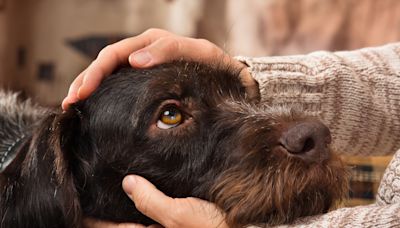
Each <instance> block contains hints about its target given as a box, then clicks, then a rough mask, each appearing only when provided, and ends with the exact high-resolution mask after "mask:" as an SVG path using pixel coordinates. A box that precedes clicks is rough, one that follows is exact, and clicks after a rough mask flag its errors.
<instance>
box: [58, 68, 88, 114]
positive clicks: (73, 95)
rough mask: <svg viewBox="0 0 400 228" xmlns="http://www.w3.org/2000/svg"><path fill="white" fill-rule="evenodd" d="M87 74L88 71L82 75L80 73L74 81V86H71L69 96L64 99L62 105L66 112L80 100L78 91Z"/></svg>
mask: <svg viewBox="0 0 400 228" xmlns="http://www.w3.org/2000/svg"><path fill="white" fill-rule="evenodd" d="M85 73H86V70H84V71H83V72H82V73H80V74H79V75H78V77H76V78H75V79H74V81H73V82H72V84H71V85H70V87H69V90H68V95H67V97H66V98H64V100H63V102H62V104H61V106H62V109H63V110H64V111H65V110H67V109H68V107H69V105H70V104H73V103H75V102H77V101H78V100H79V98H78V89H79V87H80V86H81V85H82V80H83V77H84V75H85Z"/></svg>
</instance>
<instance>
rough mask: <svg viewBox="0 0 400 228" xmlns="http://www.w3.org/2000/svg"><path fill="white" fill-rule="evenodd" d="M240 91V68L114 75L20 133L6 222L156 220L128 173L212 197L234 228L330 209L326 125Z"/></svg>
mask: <svg viewBox="0 0 400 228" xmlns="http://www.w3.org/2000/svg"><path fill="white" fill-rule="evenodd" d="M245 91H246V90H245V88H244V86H243V85H242V83H241V80H240V78H239V72H238V70H237V69H236V68H231V69H229V68H227V67H222V66H220V67H218V66H212V67H211V66H209V65H207V64H199V63H193V62H173V63H169V64H163V65H160V66H157V67H154V68H150V69H131V68H123V69H120V70H118V71H116V72H115V73H113V74H112V75H111V76H109V77H107V79H106V80H104V81H103V82H102V84H101V85H100V87H99V88H97V90H96V91H95V92H94V93H93V94H92V95H91V96H89V97H88V98H87V99H86V100H82V101H79V102H77V103H75V104H72V105H71V107H70V108H69V109H68V110H67V111H66V112H64V113H60V112H48V113H47V114H43V115H40V116H38V117H37V118H35V120H34V121H33V120H31V121H30V122H29V123H30V124H28V125H27V126H26V127H23V128H22V129H20V131H21V132H20V133H23V134H24V137H23V140H22V141H21V142H20V143H19V146H18V147H15V148H12V150H13V151H15V153H16V158H15V159H14V161H13V162H12V163H11V164H10V165H8V166H7V167H6V168H5V170H4V171H3V173H2V174H1V185H2V192H1V198H0V199H1V205H0V216H1V221H2V226H3V227H26V226H27V224H29V227H79V226H80V225H81V224H82V217H84V216H86V217H91V218H95V219H101V220H107V221H112V222H135V223H141V224H152V223H154V221H152V220H151V219H149V218H148V217H146V216H144V215H143V214H141V213H140V212H139V211H138V210H137V209H136V208H135V206H134V204H133V203H132V202H131V200H130V199H129V197H128V196H126V194H125V193H124V191H123V189H122V188H121V182H122V180H123V178H124V177H125V176H126V175H128V174H138V175H141V176H143V177H145V178H146V179H148V180H150V181H151V182H152V183H153V184H154V185H155V186H156V187H157V188H158V189H160V191H162V192H164V193H165V194H166V195H168V196H170V197H177V198H183V197H197V198H200V199H204V200H207V201H210V202H212V203H215V204H216V205H217V206H218V207H219V208H220V209H221V210H222V212H223V213H224V214H225V215H226V216H225V220H226V223H227V224H228V225H229V226H231V227H241V226H244V225H250V224H252V225H257V224H265V223H266V224H269V225H276V224H283V223H290V222H292V221H293V220H295V219H296V218H299V217H303V216H309V215H315V214H319V213H324V212H327V211H328V210H329V208H330V207H331V206H332V205H333V204H334V203H335V201H336V200H340V199H341V197H342V196H343V195H344V194H345V193H346V185H347V180H346V169H345V168H344V165H343V164H342V162H341V161H340V160H339V159H338V157H337V156H336V155H335V154H334V153H333V152H332V151H331V150H330V148H329V143H330V134H329V131H328V130H327V128H326V127H325V126H324V125H323V124H322V123H320V122H319V121H317V120H315V119H313V118H312V117H308V116H306V115H305V114H303V112H302V110H301V109H297V108H293V107H269V106H259V105H257V104H254V103H253V102H249V96H248V94H246V92H245ZM4 96H7V95H4ZM14 105H15V106H21V105H23V104H20V103H15V104H14ZM0 108H1V107H0ZM0 114H1V115H3V116H0V118H2V121H8V120H9V119H10V118H11V119H12V118H20V117H21V116H23V115H24V113H17V112H15V113H11V114H10V113H9V112H7V113H6V112H3V113H0ZM10 115H14V117H10ZM8 123H9V124H10V126H11V127H17V126H14V125H15V124H14V125H13V123H12V122H11V121H8ZM1 130H2V131H6V130H7V129H1ZM15 140H16V139H15Z"/></svg>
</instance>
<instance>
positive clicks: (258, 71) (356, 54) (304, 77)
mask: <svg viewBox="0 0 400 228" xmlns="http://www.w3.org/2000/svg"><path fill="white" fill-rule="evenodd" d="M237 59H239V60H241V61H243V62H244V63H246V64H247V65H249V68H248V70H249V71H250V73H251V75H252V76H253V77H254V78H255V79H256V81H257V82H258V83H259V85H260V93H261V98H262V102H263V103H266V104H269V105H290V104H297V105H298V104H300V106H301V107H303V108H305V109H306V110H307V111H308V112H309V113H310V114H311V115H315V116H318V117H320V118H321V119H322V120H323V122H324V123H325V124H327V125H328V126H329V128H330V129H331V131H332V135H333V145H334V147H335V149H336V150H337V151H338V152H340V153H345V154H354V155H378V154H379V155H385V154H392V153H394V151H396V149H398V148H400V92H399V91H400V90H399V88H400V43H395V44H389V45H385V46H381V47H377V48H365V49H360V50H356V51H350V52H314V53H311V54H308V55H297V56H281V57H263V58H247V57H238V58H237Z"/></svg>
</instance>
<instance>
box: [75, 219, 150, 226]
mask: <svg viewBox="0 0 400 228" xmlns="http://www.w3.org/2000/svg"><path fill="white" fill-rule="evenodd" d="M83 225H84V227H85V228H144V227H145V226H143V225H141V224H134V223H113V222H106V221H101V220H97V219H93V218H85V219H84V220H83Z"/></svg>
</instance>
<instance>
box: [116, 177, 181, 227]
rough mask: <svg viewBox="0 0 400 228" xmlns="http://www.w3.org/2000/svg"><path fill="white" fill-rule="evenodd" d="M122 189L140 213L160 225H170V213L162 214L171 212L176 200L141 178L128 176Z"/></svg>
mask: <svg viewBox="0 0 400 228" xmlns="http://www.w3.org/2000/svg"><path fill="white" fill-rule="evenodd" d="M122 187H123V189H124V191H125V192H126V193H127V194H128V196H129V198H131V200H133V202H134V203H135V206H136V208H137V209H138V210H139V211H140V212H142V213H143V214H144V215H146V216H148V217H150V218H152V219H153V220H155V221H157V222H158V223H160V224H168V219H169V218H168V213H160V212H168V211H171V208H173V205H174V199H172V198H170V197H168V196H166V195H164V193H162V192H161V191H160V190H158V189H157V188H156V187H155V186H154V185H153V184H151V183H150V182H149V181H147V180H146V179H144V178H143V177H140V176H135V175H129V176H126V177H125V178H124V180H123V182H122Z"/></svg>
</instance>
